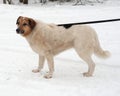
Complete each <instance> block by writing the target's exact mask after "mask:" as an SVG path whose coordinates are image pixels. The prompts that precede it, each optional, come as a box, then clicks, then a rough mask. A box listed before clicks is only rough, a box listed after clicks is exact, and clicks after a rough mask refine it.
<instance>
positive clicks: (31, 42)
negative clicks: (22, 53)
mask: <svg viewBox="0 0 120 96" xmlns="http://www.w3.org/2000/svg"><path fill="white" fill-rule="evenodd" d="M27 41H28V43H29V45H30V47H31V48H32V50H33V51H34V52H36V53H38V54H40V55H44V48H43V45H42V44H40V42H39V41H36V40H35V39H30V40H27Z"/></svg>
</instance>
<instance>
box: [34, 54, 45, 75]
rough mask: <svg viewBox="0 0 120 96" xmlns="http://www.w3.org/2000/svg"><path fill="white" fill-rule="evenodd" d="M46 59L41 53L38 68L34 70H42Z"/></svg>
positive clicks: (35, 71)
mask: <svg viewBox="0 0 120 96" xmlns="http://www.w3.org/2000/svg"><path fill="white" fill-rule="evenodd" d="M44 61H45V57H44V56H41V55H39V64H38V68H37V69H33V70H32V72H34V73H37V72H40V71H41V69H42V68H43V66H44Z"/></svg>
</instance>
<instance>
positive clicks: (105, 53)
mask: <svg viewBox="0 0 120 96" xmlns="http://www.w3.org/2000/svg"><path fill="white" fill-rule="evenodd" d="M95 54H96V55H97V56H98V57H100V58H104V59H106V58H108V57H110V52H109V51H104V50H102V49H101V48H97V49H95Z"/></svg>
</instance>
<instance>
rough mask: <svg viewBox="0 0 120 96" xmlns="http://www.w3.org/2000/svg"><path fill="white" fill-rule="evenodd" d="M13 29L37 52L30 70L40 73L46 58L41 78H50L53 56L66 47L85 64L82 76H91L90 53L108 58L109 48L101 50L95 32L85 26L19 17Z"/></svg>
mask: <svg viewBox="0 0 120 96" xmlns="http://www.w3.org/2000/svg"><path fill="white" fill-rule="evenodd" d="M16 24H17V27H18V28H17V29H16V32H17V33H18V34H20V35H22V36H23V37H25V38H26V40H27V41H28V43H29V45H30V47H31V48H32V50H33V51H35V52H36V53H37V54H38V55H39V65H38V68H37V69H34V70H32V72H34V73H37V72H40V71H41V69H42V68H43V66H44V61H45V59H47V63H48V67H49V72H48V73H46V74H45V75H44V77H45V78H48V79H49V78H52V76H53V72H54V60H53V57H54V56H55V55H57V54H59V53H61V52H63V51H65V50H67V49H71V48H74V49H75V51H76V52H77V54H78V55H79V56H80V58H81V59H83V60H84V61H85V62H86V63H87V64H88V71H87V72H85V73H83V75H84V76H86V77H90V76H92V75H93V72H94V69H95V63H94V61H93V60H92V57H91V56H92V54H96V55H97V56H98V57H102V58H106V57H109V55H110V53H109V51H104V50H103V49H102V48H101V46H100V43H99V40H98V37H97V34H96V32H95V30H94V29H93V28H91V27H90V26H88V25H73V26H69V27H65V26H58V25H56V24H46V23H44V22H42V21H39V20H35V19H32V18H29V17H23V16H19V17H18V19H17V21H16Z"/></svg>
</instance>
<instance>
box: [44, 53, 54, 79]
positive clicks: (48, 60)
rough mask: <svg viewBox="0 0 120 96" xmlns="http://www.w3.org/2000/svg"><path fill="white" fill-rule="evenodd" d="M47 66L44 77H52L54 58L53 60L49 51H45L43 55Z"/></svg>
mask: <svg viewBox="0 0 120 96" xmlns="http://www.w3.org/2000/svg"><path fill="white" fill-rule="evenodd" d="M45 57H46V59H47V63H48V67H49V72H48V73H47V74H45V76H44V77H45V78H47V79H49V78H52V75H53V72H54V60H53V55H52V54H51V52H47V53H46V55H45Z"/></svg>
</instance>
